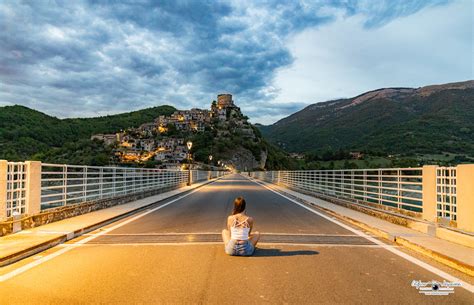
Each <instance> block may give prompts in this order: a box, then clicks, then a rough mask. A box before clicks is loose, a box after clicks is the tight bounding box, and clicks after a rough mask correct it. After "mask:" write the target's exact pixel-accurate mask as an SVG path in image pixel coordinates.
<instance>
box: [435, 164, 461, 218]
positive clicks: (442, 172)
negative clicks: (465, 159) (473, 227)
mask: <svg viewBox="0 0 474 305" xmlns="http://www.w3.org/2000/svg"><path fill="white" fill-rule="evenodd" d="M456 196H457V195H456V167H439V168H437V169H436V216H437V217H438V218H440V219H444V220H447V221H456V220H457V206H456V204H457V198H456Z"/></svg>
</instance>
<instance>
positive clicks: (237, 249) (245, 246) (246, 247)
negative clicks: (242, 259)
mask: <svg viewBox="0 0 474 305" xmlns="http://www.w3.org/2000/svg"><path fill="white" fill-rule="evenodd" d="M254 251H255V248H254V246H253V245H252V243H251V242H250V240H235V239H231V240H229V242H228V243H227V245H225V253H227V254H229V255H235V256H250V255H252V254H253V252H254Z"/></svg>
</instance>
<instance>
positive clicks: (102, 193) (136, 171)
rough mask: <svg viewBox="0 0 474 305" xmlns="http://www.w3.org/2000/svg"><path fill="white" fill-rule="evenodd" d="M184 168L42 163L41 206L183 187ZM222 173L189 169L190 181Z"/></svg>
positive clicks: (184, 178) (50, 206) (185, 178)
mask: <svg viewBox="0 0 474 305" xmlns="http://www.w3.org/2000/svg"><path fill="white" fill-rule="evenodd" d="M188 175H189V173H188V171H180V170H165V169H146V168H127V167H99V166H80V165H64V164H46V163H44V164H42V170H41V209H42V210H43V209H49V208H54V207H58V206H65V205H70V204H76V203H80V202H86V201H93V200H98V199H105V198H112V197H117V196H122V195H127V194H133V193H140V192H144V191H148V190H157V189H165V188H174V187H180V186H184V185H185V184H186V183H187V182H188ZM221 175H222V172H214V174H213V175H212V173H211V174H209V172H207V171H197V170H193V171H191V179H192V182H198V181H203V180H207V179H209V178H210V177H211V176H213V177H214V178H215V177H218V176H221Z"/></svg>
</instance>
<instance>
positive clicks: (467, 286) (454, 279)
mask: <svg viewBox="0 0 474 305" xmlns="http://www.w3.org/2000/svg"><path fill="white" fill-rule="evenodd" d="M244 177H245V176H244ZM245 178H247V179H248V180H249V181H252V182H253V183H256V184H258V185H260V186H262V187H264V188H266V189H267V190H269V191H271V192H273V193H275V194H277V195H279V196H281V197H283V198H286V199H288V200H289V201H291V202H293V203H295V204H297V205H299V206H300V207H302V208H304V209H306V210H308V211H310V212H312V213H314V214H316V215H318V216H321V217H322V218H324V219H327V220H329V221H331V222H333V223H335V224H337V225H339V226H341V227H343V228H344V229H347V230H349V231H351V232H353V233H355V234H357V235H359V236H362V237H364V238H366V239H368V240H370V241H371V242H373V243H375V244H377V245H380V246H381V247H382V248H384V249H386V250H387V251H390V252H392V253H393V254H395V255H398V256H400V257H402V258H404V259H406V260H407V261H409V262H411V263H413V264H415V265H418V266H420V267H422V268H423V269H426V270H428V271H430V272H432V273H434V274H436V275H438V276H440V277H442V278H444V279H446V280H448V281H451V282H458V283H461V287H462V288H464V289H466V290H467V291H469V292H471V293H474V286H473V285H471V284H469V283H467V282H465V281H462V280H461V279H459V278H457V277H455V276H453V275H451V274H449V273H446V272H444V271H442V270H440V269H438V268H436V267H434V266H431V265H429V264H427V263H425V262H423V261H421V260H419V259H417V258H414V257H413V256H411V255H408V254H406V253H404V252H402V251H400V250H397V249H396V248H394V247H393V246H390V245H387V244H385V243H383V242H381V241H379V240H377V239H375V238H373V237H371V236H369V235H367V234H365V233H364V232H362V231H359V230H356V229H354V228H352V227H350V226H348V225H346V224H343V223H342V222H340V221H339V220H335V219H333V218H332V217H329V216H327V215H324V214H322V213H321V212H319V211H316V210H314V209H312V208H310V207H308V206H306V205H304V204H302V203H299V202H298V201H296V200H293V199H291V198H290V197H288V196H285V195H283V194H280V193H279V192H277V191H275V190H274V189H272V188H270V187H268V186H267V185H265V184H263V183H261V182H259V181H256V180H254V179H250V178H248V177H245Z"/></svg>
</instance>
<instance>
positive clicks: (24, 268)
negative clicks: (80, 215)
mask: <svg viewBox="0 0 474 305" xmlns="http://www.w3.org/2000/svg"><path fill="white" fill-rule="evenodd" d="M215 181H217V180H215ZM215 181H212V182H211V183H209V184H207V185H210V184H212V183H214V182H215ZM207 185H205V186H203V187H206V186H207ZM200 189H201V188H197V189H194V190H192V191H190V192H189V193H187V194H184V195H183V196H180V197H178V198H176V199H173V200H171V201H170V202H167V203H165V204H163V205H160V206H159V207H156V208H153V209H151V210H149V211H146V212H144V213H141V214H139V215H137V216H135V217H132V218H129V219H127V220H125V221H122V222H120V223H119V224H116V225H115V226H112V227H110V228H107V229H103V231H101V232H99V233H97V234H95V235H90V236H89V237H86V238H84V239H81V240H80V241H78V242H77V243H74V244H70V246H69V247H64V248H62V249H60V250H58V251H56V252H54V253H51V254H49V255H46V256H44V257H42V258H40V259H38V260H36V261H33V262H31V263H28V264H26V265H24V266H21V267H20V268H18V269H15V270H13V271H10V272H8V273H6V274H3V275H0V283H1V282H4V281H6V280H9V279H11V278H12V277H15V276H17V275H19V274H21V273H23V272H25V271H27V270H30V269H31V268H33V267H36V266H38V265H41V264H42V263H44V262H47V261H49V260H51V259H53V258H55V257H57V256H59V255H61V254H64V253H66V252H68V251H70V250H72V249H74V248H76V247H78V246H80V245H83V244H85V243H87V242H89V241H91V240H93V239H95V238H97V237H99V236H102V235H104V234H106V233H107V232H110V231H112V230H115V229H118V228H119V227H121V226H124V225H126V224H128V223H130V222H132V221H135V220H137V219H139V218H142V217H143V216H146V215H148V214H150V213H153V212H154V211H156V210H159V209H161V208H164V207H166V206H168V205H170V204H172V203H174V202H176V201H178V200H181V199H183V198H185V197H187V196H189V195H191V194H193V193H195V192H197V191H199V190H200Z"/></svg>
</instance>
